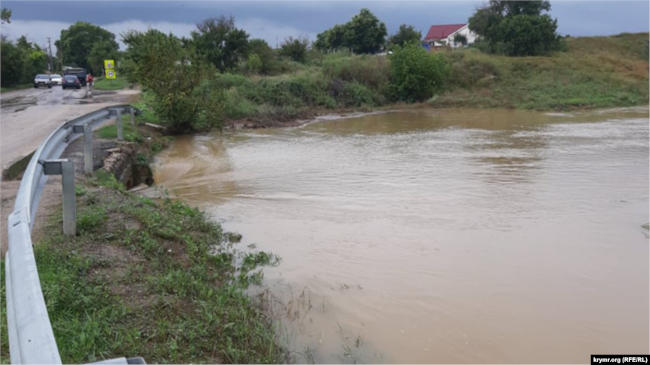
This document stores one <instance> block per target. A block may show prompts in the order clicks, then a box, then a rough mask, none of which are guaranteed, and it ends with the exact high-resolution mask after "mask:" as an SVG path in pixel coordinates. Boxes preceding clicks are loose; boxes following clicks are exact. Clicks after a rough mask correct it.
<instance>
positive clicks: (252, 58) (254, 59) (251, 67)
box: [246, 53, 264, 73]
mask: <svg viewBox="0 0 650 365" xmlns="http://www.w3.org/2000/svg"><path fill="white" fill-rule="evenodd" d="M262 66H264V65H263V64H262V59H261V58H260V56H258V55H257V54H255V53H253V54H249V55H248V61H246V69H247V70H248V72H252V73H260V72H262Z"/></svg>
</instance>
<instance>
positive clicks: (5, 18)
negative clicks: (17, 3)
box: [0, 8, 11, 24]
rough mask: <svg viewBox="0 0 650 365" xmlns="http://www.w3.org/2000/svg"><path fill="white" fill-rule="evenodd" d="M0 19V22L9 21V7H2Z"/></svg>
mask: <svg viewBox="0 0 650 365" xmlns="http://www.w3.org/2000/svg"><path fill="white" fill-rule="evenodd" d="M0 20H1V21H2V24H6V23H11V9H7V8H2V12H1V13H0Z"/></svg>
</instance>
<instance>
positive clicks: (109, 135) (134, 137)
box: [95, 114, 143, 142]
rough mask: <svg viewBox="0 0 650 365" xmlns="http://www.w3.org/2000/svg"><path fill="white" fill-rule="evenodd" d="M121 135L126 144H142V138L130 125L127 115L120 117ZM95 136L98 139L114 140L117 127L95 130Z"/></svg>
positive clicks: (113, 125) (129, 118) (109, 126)
mask: <svg viewBox="0 0 650 365" xmlns="http://www.w3.org/2000/svg"><path fill="white" fill-rule="evenodd" d="M136 123H137V118H136ZM122 133H123V136H124V140H125V141H127V142H142V139H143V137H142V135H141V133H140V131H139V130H138V129H137V127H135V126H134V125H133V124H131V116H130V115H128V114H127V115H122ZM95 135H96V136H97V137H99V138H104V139H115V138H117V125H115V124H109V125H107V126H104V127H102V128H100V129H98V130H96V131H95Z"/></svg>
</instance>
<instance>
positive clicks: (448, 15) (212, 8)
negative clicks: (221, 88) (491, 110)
mask: <svg viewBox="0 0 650 365" xmlns="http://www.w3.org/2000/svg"><path fill="white" fill-rule="evenodd" d="M485 3H487V1H345V2H343V1H153V0H150V1H115V0H114V1H91V0H88V1H3V2H2V7H6V8H9V9H11V10H12V12H13V14H12V20H11V24H4V25H2V26H1V32H2V34H4V35H7V36H8V37H9V38H10V39H16V38H18V37H19V36H20V35H23V34H24V35H26V36H27V37H28V39H29V40H30V41H34V42H36V43H37V44H39V45H41V46H44V45H46V44H47V37H50V38H51V39H52V44H54V41H55V40H56V39H58V38H59V35H60V32H61V29H64V28H67V27H68V26H70V24H72V23H74V22H76V21H79V20H81V21H86V22H90V23H94V24H97V25H100V26H102V27H104V28H106V29H108V30H110V31H111V32H113V33H115V34H116V38H117V40H118V41H119V40H120V36H119V34H121V33H123V32H125V31H127V30H130V29H136V30H146V29H147V28H150V27H151V28H157V29H160V30H162V31H164V32H173V33H174V34H177V35H178V36H187V35H189V33H190V31H192V30H193V29H194V28H195V24H196V23H197V22H199V21H201V20H202V19H205V18H208V17H216V16H220V15H226V16H228V15H232V16H234V17H235V22H236V24H237V26H238V27H241V28H243V29H245V30H246V31H247V32H248V33H249V34H250V35H251V37H252V38H263V39H265V40H266V41H267V42H269V44H270V45H271V46H276V45H277V44H278V43H280V42H282V40H284V39H285V38H286V37H289V36H294V37H297V36H304V37H308V38H310V39H312V40H313V39H315V37H316V34H318V33H320V32H322V31H323V30H325V29H327V28H329V27H331V26H332V25H334V24H341V23H345V22H347V21H348V20H349V19H350V18H351V17H352V16H353V15H354V14H356V13H358V12H359V10H360V9H361V8H369V9H370V10H371V11H372V12H373V13H374V14H375V15H377V17H379V19H381V20H382V21H384V22H385V23H386V26H387V27H388V32H389V34H392V33H394V32H395V31H396V30H397V28H398V27H399V25H400V24H410V25H413V26H415V28H416V29H418V30H420V31H421V32H422V34H423V35H424V34H426V32H427V30H428V28H429V26H431V25H432V24H449V23H466V22H467V18H468V17H469V16H471V15H472V13H473V12H474V10H475V9H476V8H477V7H479V6H481V5H483V4H485ZM551 7H552V9H551V16H552V17H554V18H557V20H558V31H559V33H561V34H570V35H572V36H581V35H609V34H618V33H622V32H647V31H648V16H649V15H648V14H649V6H648V1H647V0H646V1H642V0H639V1H551ZM53 47H54V45H53Z"/></svg>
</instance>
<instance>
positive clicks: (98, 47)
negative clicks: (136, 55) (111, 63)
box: [88, 40, 120, 75]
mask: <svg viewBox="0 0 650 365" xmlns="http://www.w3.org/2000/svg"><path fill="white" fill-rule="evenodd" d="M119 58H120V57H119V51H118V50H117V49H116V48H115V47H114V45H113V43H112V42H110V41H107V40H101V41H99V42H96V43H95V44H93V46H92V48H91V49H90V52H89V53H88V65H89V66H90V69H91V70H92V72H93V73H94V74H95V75H100V74H101V73H102V71H103V70H104V60H107V59H109V60H116V59H119Z"/></svg>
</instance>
